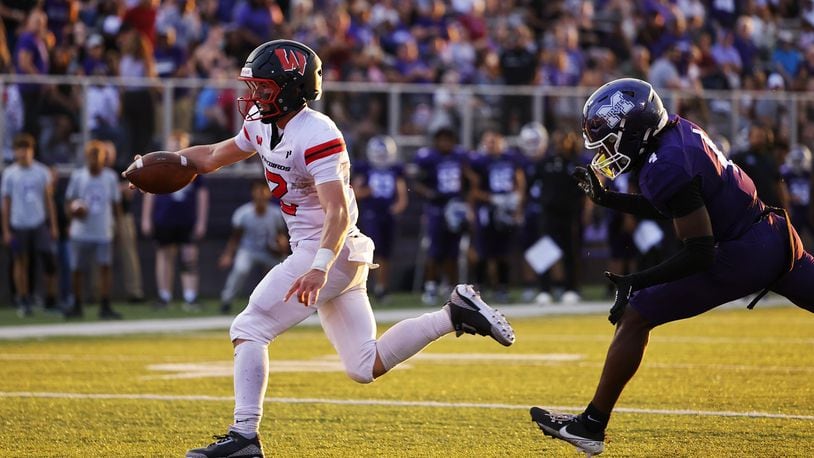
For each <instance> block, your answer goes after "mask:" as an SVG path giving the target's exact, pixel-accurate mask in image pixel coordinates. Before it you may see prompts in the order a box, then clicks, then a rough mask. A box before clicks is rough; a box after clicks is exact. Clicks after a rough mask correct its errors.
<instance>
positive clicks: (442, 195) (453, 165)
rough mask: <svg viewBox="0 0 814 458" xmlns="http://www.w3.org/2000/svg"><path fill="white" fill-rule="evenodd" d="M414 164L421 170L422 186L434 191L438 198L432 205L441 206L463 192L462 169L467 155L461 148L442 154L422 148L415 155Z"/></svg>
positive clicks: (431, 149)
mask: <svg viewBox="0 0 814 458" xmlns="http://www.w3.org/2000/svg"><path fill="white" fill-rule="evenodd" d="M415 163H416V165H417V166H418V167H419V169H421V172H422V175H423V180H422V181H423V182H424V185H426V186H428V187H429V188H431V189H434V190H435V191H436V192H437V193H438V198H437V199H436V201H435V202H432V203H433V204H437V205H443V204H445V203H446V202H447V201H448V200H449V199H452V198H453V197H460V196H461V194H462V193H463V191H464V172H463V169H464V167H465V165H466V164H467V163H468V155H467V153H466V151H465V150H463V149H462V148H455V150H453V151H452V152H451V153H448V154H442V153H440V152H438V151H436V150H435V149H433V148H422V149H420V150H418V152H417V153H416V158H415Z"/></svg>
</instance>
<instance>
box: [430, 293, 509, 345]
mask: <svg viewBox="0 0 814 458" xmlns="http://www.w3.org/2000/svg"><path fill="white" fill-rule="evenodd" d="M446 305H447V307H449V316H450V318H451V319H452V327H453V328H455V335H457V336H459V337H460V336H461V334H463V333H467V334H479V335H482V336H490V337H491V338H493V339H495V340H496V341H498V342H499V343H500V344H501V345H504V346H506V347H508V346H509V345H511V344H513V343H514V329H512V325H510V324H509V322H508V321H506V318H505V317H504V316H503V314H501V313H500V312H498V311H497V310H495V309H493V308H492V307H489V305H488V304H487V303H486V302H483V299H481V297H480V294H478V292H477V291H475V288H473V287H472V285H458V286H456V287H455V289H453V290H452V294H450V295H449V301H447V303H446Z"/></svg>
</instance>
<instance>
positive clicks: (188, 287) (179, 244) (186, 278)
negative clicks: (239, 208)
mask: <svg viewBox="0 0 814 458" xmlns="http://www.w3.org/2000/svg"><path fill="white" fill-rule="evenodd" d="M170 142H171V143H170V145H168V146H169V148H168V150H170V151H176V150H178V149H181V148H185V147H186V146H188V145H189V136H188V135H186V134H185V133H181V132H176V133H174V134H173V135H172V136H171V137H170ZM174 145H177V146H174ZM208 213H209V191H208V190H207V188H206V185H205V183H204V181H203V180H202V177H200V176H199V177H197V179H195V181H193V182H192V183H190V184H189V185H187V186H186V187H184V188H182V189H180V190H178V191H176V192H174V193H172V194H160V195H156V194H145V195H144V201H143V204H142V210H141V231H142V233H143V234H144V235H145V236H152V237H153V238H154V239H155V241H156V245H157V248H156V257H155V276H156V285H157V287H158V300H157V301H156V303H155V308H159V309H163V308H167V307H168V306H169V303H170V301H171V300H172V292H173V283H174V281H175V259H176V257H178V255H179V254H180V259H181V268H180V271H181V286H182V290H183V291H182V293H183V298H184V304H183V308H184V310H186V311H190V312H195V311H198V310H199V306H198V305H197V303H196V301H197V298H198V246H197V242H198V241H200V240H201V239H202V238H203V237H204V235H205V234H206V223H207V218H208V216H207V215H208ZM179 252H180V253H179Z"/></svg>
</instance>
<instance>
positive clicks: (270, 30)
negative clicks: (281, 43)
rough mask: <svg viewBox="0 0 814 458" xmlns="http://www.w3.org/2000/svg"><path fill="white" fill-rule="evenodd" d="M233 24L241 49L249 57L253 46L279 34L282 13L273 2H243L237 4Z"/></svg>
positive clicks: (272, 0)
mask: <svg viewBox="0 0 814 458" xmlns="http://www.w3.org/2000/svg"><path fill="white" fill-rule="evenodd" d="M234 11H235V13H234V22H235V26H236V29H237V33H238V36H239V38H240V43H241V47H242V48H243V49H244V50H246V51H247V52H245V53H243V54H242V55H245V56H247V55H249V51H251V50H252V49H253V48H254V47H255V46H257V45H259V44H260V43H263V42H265V41H268V40H271V39H272V38H274V37H275V35H276V33H278V32H279V30H278V29H279V27H280V25H281V24H282V22H283V12H282V10H281V9H280V6H279V5H278V4H277V2H276V1H275V0H245V1H242V2H240V3H238V4H237V7H236V8H235V10H234Z"/></svg>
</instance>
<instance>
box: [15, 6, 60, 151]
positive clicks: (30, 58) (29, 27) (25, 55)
mask: <svg viewBox="0 0 814 458" xmlns="http://www.w3.org/2000/svg"><path fill="white" fill-rule="evenodd" d="M50 38H52V37H50V35H49V32H48V18H47V17H46V16H45V13H43V12H42V10H40V9H35V10H32V11H31V13H29V15H28V17H27V18H26V21H25V28H24V30H23V33H21V34H20V37H19V38H18V39H17V44H16V48H15V50H14V68H15V70H16V71H17V73H18V74H23V75H45V74H47V73H48V68H49V55H48V52H49V49H50V47H51V41H50ZM19 89H20V95H21V97H22V99H23V105H25V121H24V123H23V131H24V132H28V133H30V134H32V135H34V137H35V138H36V137H37V135H39V131H40V126H39V124H38V123H39V115H40V109H41V105H42V99H43V94H44V92H45V91H44V88H43V86H42V85H39V84H33V83H22V84H20V85H19Z"/></svg>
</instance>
